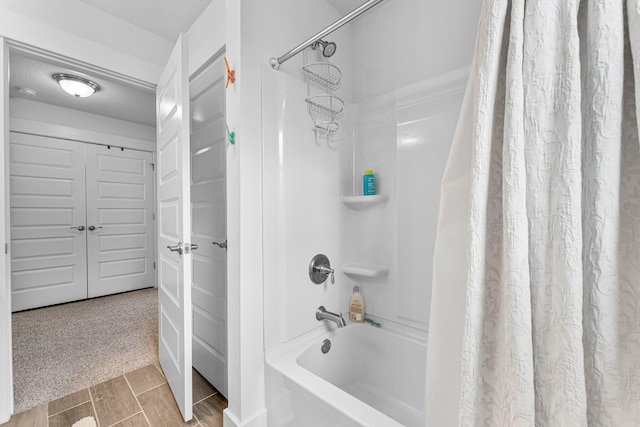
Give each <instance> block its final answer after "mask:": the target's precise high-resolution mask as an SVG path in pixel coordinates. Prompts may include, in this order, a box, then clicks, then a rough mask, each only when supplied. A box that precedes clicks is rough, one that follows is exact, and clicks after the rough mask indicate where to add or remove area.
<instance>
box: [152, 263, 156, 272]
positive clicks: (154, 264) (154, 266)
mask: <svg viewBox="0 0 640 427" xmlns="http://www.w3.org/2000/svg"><path fill="white" fill-rule="evenodd" d="M153 269H154V270H155V269H156V263H155V262H154V263H153Z"/></svg>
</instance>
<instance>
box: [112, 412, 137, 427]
mask: <svg viewBox="0 0 640 427" xmlns="http://www.w3.org/2000/svg"><path fill="white" fill-rule="evenodd" d="M138 414H142V415H144V411H143V410H142V408H140V412H136V413H135V414H132V415H129V416H128V417H127V418H123V419H121V420H120V421H117V422H115V423H113V424H111V425H110V426H109V427H113V426H115V425H117V424H120V423H121V422H123V421H126V420H128V419H130V418H133V417H135V416H136V415H138Z"/></svg>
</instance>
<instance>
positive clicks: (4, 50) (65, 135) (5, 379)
mask: <svg viewBox="0 0 640 427" xmlns="http://www.w3.org/2000/svg"><path fill="white" fill-rule="evenodd" d="M11 51H16V52H20V53H22V54H25V55H29V56H31V57H34V58H36V59H41V60H54V61H57V62H59V63H60V64H61V66H65V67H68V68H72V69H76V70H78V71H81V72H88V73H94V74H100V75H103V76H106V77H109V78H110V79H116V80H119V81H121V82H123V83H127V84H130V85H133V86H137V87H140V88H142V89H146V90H150V91H153V92H155V87H156V85H155V84H151V83H148V82H145V81H142V80H138V79H136V78H133V77H130V76H127V75H125V74H121V73H117V72H113V71H110V70H107V69H104V68H101V67H97V66H93V65H91V64H88V63H85V62H82V61H78V60H75V59H72V58H68V57H65V56H62V55H58V54H56V53H54V52H50V51H46V50H43V49H40V48H37V47H34V46H30V45H27V44H25V43H21V42H18V41H15V40H10V39H7V38H5V37H2V36H0V64H1V66H2V68H1V69H0V134H1V135H2V138H3V139H2V149H1V150H0V177H2V179H3V180H4V185H0V224H4V227H2V225H0V246H1V245H2V243H3V242H6V247H5V254H4V258H2V259H1V260H0V280H3V282H4V283H3V285H2V286H3V287H2V289H0V424H2V423H4V422H7V421H9V419H10V418H11V416H12V415H13V413H14V396H13V359H12V357H13V355H12V345H13V337H12V325H11V245H10V242H11V231H10V230H11V224H10V222H9V218H10V215H9V209H10V207H11V203H10V193H9V184H10V179H9V147H10V136H9V134H10V131H12V130H14V131H16V132H20V133H32V134H35V135H42V136H53V137H56V138H62V139H70V140H76V141H80V142H86V143H93V144H100V145H111V146H122V147H125V148H131V149H137V150H141V151H151V152H152V153H153V157H154V159H155V151H156V141H147V140H143V139H137V138H129V137H123V136H118V135H113V136H111V135H110V136H109V139H108V140H107V139H106V138H105V137H104V135H105V134H100V133H98V132H92V131H89V130H84V129H77V128H72V127H67V126H59V125H51V126H50V129H51V130H54V131H55V132H54V134H51V133H50V132H49V133H47V134H46V135H43V134H42V126H40V124H39V123H37V122H32V121H29V120H22V119H13V120H12V119H11V117H10V114H9V88H10V82H9V78H10V73H9V55H10V52H11ZM13 127H15V128H16V129H12V128H13ZM109 142H110V143H109ZM154 175H155V171H154ZM153 185H154V191H153V193H154V208H155V207H157V206H156V200H157V199H156V188H155V187H156V186H155V177H154V184H153ZM154 243H155V244H156V245H157V239H156V238H155V236H154ZM155 261H156V263H157V260H155ZM156 274H157V269H156ZM156 282H157V280H156Z"/></svg>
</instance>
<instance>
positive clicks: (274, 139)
mask: <svg viewBox="0 0 640 427" xmlns="http://www.w3.org/2000/svg"><path fill="white" fill-rule="evenodd" d="M291 7H293V6H291V5H289V6H288V7H287V10H290V8H291ZM301 7H302V6H300V5H297V3H296V6H295V8H301ZM295 8H294V9H295ZM304 9H305V12H304V14H303V12H302V11H300V12H299V13H300V14H301V15H300V16H303V15H304V16H305V19H304V20H291V19H290V18H289V21H288V22H289V24H288V26H284V24H283V26H284V27H285V28H287V29H288V30H290V31H289V34H290V36H289V37H288V38H287V37H285V36H286V35H287V32H285V31H284V29H283V30H281V31H279V32H278V39H282V43H281V44H282V46H284V47H283V48H280V49H278V48H275V47H273V46H272V45H273V44H277V43H278V42H277V41H274V43H273V44H272V45H271V46H270V45H267V47H266V48H265V49H264V53H263V55H262V58H263V62H262V64H260V67H261V72H262V81H261V86H262V142H263V152H264V161H263V165H264V170H263V189H264V190H263V191H264V193H263V200H264V207H263V209H264V220H263V221H264V248H263V251H264V292H265V296H264V301H265V348H266V349H267V350H269V349H270V348H272V347H274V346H276V345H277V344H280V343H283V342H287V341H289V340H291V339H293V338H295V337H297V336H299V335H301V334H304V333H306V332H308V331H310V330H312V329H315V328H319V327H326V322H318V321H317V320H316V319H315V310H316V309H317V308H318V307H319V306H320V305H324V306H325V307H326V309H327V310H329V311H334V312H335V311H340V287H341V283H342V282H341V276H340V275H339V274H336V276H335V277H336V283H335V284H331V283H330V280H327V281H326V282H325V283H324V284H322V285H316V284H314V283H313V282H311V280H310V278H309V272H308V268H309V262H310V261H311V259H312V258H313V256H314V255H316V254H325V255H327V256H328V258H329V260H330V262H331V265H332V267H333V268H334V269H336V271H339V266H340V263H341V259H342V254H341V247H340V235H341V232H342V230H341V223H340V208H341V203H340V194H341V191H340V188H341V187H342V186H343V183H342V178H343V177H342V175H341V174H340V164H341V157H342V155H341V153H342V152H343V147H341V144H339V143H338V144H327V142H326V141H319V142H316V140H315V137H314V132H313V120H312V119H311V117H310V116H309V114H308V112H307V104H306V102H305V98H306V96H307V86H306V83H305V81H304V75H303V72H302V65H303V62H304V54H303V53H300V54H299V55H297V56H295V57H293V58H292V59H290V60H289V61H288V62H286V63H285V64H283V65H282V67H281V69H280V71H274V70H271V69H270V67H269V66H268V64H267V62H266V61H265V60H268V59H269V57H271V56H279V55H282V54H284V53H285V52H286V51H288V50H289V49H291V48H293V47H295V46H296V45H297V44H299V43H300V42H302V41H303V40H305V39H306V38H308V37H309V36H311V35H313V33H315V32H317V31H320V30H321V29H323V28H324V27H325V26H326V25H328V24H330V23H332V22H333V21H335V20H337V19H339V18H340V15H339V14H338V13H337V12H336V11H335V9H333V8H332V7H331V6H329V5H328V4H327V3H325V2H324V1H323V0H319V1H315V2H312V3H307V4H305V5H304ZM302 14H303V15H302ZM289 16H298V15H296V12H295V11H292V12H291V14H290V15H289ZM294 22H295V25H294ZM272 32H273V31H272ZM298 34H299V35H298ZM285 39H288V43H286V42H285ZM325 39H326V40H330V41H333V42H335V43H336V44H337V46H338V47H337V51H336V54H335V55H334V56H332V57H331V58H330V61H331V63H332V64H335V65H336V66H338V67H339V68H340V69H341V71H342V74H343V82H344V83H343V85H342V87H341V88H340V89H339V90H338V91H337V92H336V95H338V96H341V97H342V98H343V99H344V100H345V101H348V100H349V99H350V97H351V87H352V84H351V80H352V79H351V60H350V57H351V43H350V39H351V34H350V31H349V29H348V27H345V28H343V29H340V30H338V31H336V32H335V33H333V34H331V35H330V36H327V37H326V38H325ZM307 60H308V61H309V62H314V61H319V60H320V58H318V55H317V53H316V52H308V54H307ZM340 124H341V126H342V128H344V129H346V130H347V131H348V129H349V128H350V124H349V121H348V119H346V118H345V119H341V120H340Z"/></svg>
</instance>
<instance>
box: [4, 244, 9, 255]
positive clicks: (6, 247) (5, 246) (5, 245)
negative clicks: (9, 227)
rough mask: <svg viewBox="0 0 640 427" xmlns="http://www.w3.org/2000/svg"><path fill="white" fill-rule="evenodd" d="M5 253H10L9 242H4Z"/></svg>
mask: <svg viewBox="0 0 640 427" xmlns="http://www.w3.org/2000/svg"><path fill="white" fill-rule="evenodd" d="M4 253H5V254H8V253H9V244H8V243H5V244H4Z"/></svg>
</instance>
